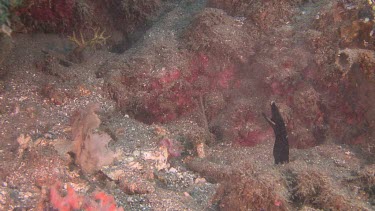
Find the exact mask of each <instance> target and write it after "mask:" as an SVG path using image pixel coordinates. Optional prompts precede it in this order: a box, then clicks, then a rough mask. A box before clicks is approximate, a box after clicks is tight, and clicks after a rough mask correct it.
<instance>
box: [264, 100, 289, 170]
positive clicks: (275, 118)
mask: <svg viewBox="0 0 375 211" xmlns="http://www.w3.org/2000/svg"><path fill="white" fill-rule="evenodd" d="M271 112H272V117H271V119H269V118H268V117H267V116H266V115H265V114H264V113H263V116H264V118H265V119H266V120H267V122H268V123H269V124H270V125H271V126H272V128H273V131H274V133H275V145H274V146H273V157H274V158H275V164H282V163H288V162H289V143H288V134H287V132H286V127H285V123H284V120H283V117H282V116H281V114H280V111H279V108H278V107H277V106H276V103H275V102H273V101H272V102H271Z"/></svg>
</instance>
